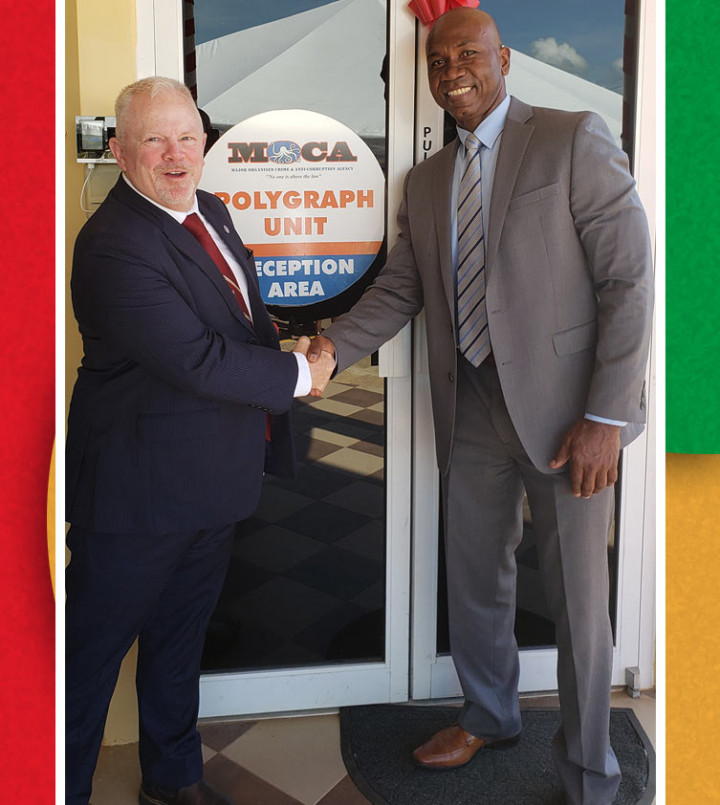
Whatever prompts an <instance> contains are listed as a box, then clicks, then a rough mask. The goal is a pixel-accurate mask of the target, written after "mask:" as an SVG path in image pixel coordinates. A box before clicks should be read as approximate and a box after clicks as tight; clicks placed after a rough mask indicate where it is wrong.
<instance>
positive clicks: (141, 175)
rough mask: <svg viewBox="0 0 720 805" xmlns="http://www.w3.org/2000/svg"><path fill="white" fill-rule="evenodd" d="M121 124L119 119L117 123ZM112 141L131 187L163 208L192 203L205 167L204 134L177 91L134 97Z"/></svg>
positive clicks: (194, 112) (179, 208) (183, 207)
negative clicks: (116, 135)
mask: <svg viewBox="0 0 720 805" xmlns="http://www.w3.org/2000/svg"><path fill="white" fill-rule="evenodd" d="M118 123H120V121H118ZM118 134H119V138H113V139H111V140H110V148H111V150H112V152H113V155H114V156H115V159H117V162H118V165H119V166H120V169H121V170H122V171H123V173H125V174H126V176H127V178H128V179H129V180H130V181H131V182H132V185H133V187H135V188H136V189H137V190H139V191H140V192H141V193H143V195H145V196H147V197H148V198H151V199H152V200H153V201H155V202H157V203H158V204H162V205H163V206H164V207H169V208H170V209H172V210H177V211H179V212H185V211H187V210H189V209H190V208H191V207H192V204H193V200H194V198H195V190H196V189H197V186H198V183H199V181H200V177H201V175H202V167H203V147H204V145H205V134H204V132H203V126H202V121H201V119H200V115H199V114H198V111H197V109H196V108H195V106H194V105H193V104H192V103H191V102H190V101H189V99H188V98H186V97H185V96H183V95H181V94H180V93H178V92H175V91H172V90H165V91H161V92H159V93H158V94H157V95H155V96H154V97H153V96H152V95H150V93H143V94H138V95H136V96H135V97H134V98H133V99H132V101H131V103H130V106H129V107H128V109H127V111H126V112H125V115H124V117H123V120H122V125H121V126H119V130H118Z"/></svg>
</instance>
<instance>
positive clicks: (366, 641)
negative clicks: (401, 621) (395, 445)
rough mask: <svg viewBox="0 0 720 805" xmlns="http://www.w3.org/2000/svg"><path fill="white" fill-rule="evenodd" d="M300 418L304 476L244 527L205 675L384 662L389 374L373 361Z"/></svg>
mask: <svg viewBox="0 0 720 805" xmlns="http://www.w3.org/2000/svg"><path fill="white" fill-rule="evenodd" d="M293 425H294V430H295V434H296V446H297V452H298V461H299V470H298V476H297V477H296V478H294V479H292V480H279V479H276V478H271V477H268V479H267V481H266V484H265V488H264V492H263V497H262V500H261V503H260V507H259V509H258V511H257V512H256V514H255V516H254V517H252V518H250V519H249V520H246V521H245V522H243V523H241V524H239V525H238V528H237V532H236V538H235V549H234V553H233V558H232V561H231V565H230V569H229V571H228V576H227V580H226V583H225V587H224V590H223V594H222V596H221V599H220V602H219V604H218V607H217V610H216V612H215V614H214V616H213V619H212V622H211V625H210V629H209V632H208V639H207V643H206V649H205V656H204V661H203V669H204V670H206V671H217V670H232V669H238V670H242V669H248V668H262V667H283V666H298V665H312V664H322V663H325V662H337V661H340V660H366V659H377V660H382V658H383V652H384V643H383V641H384V606H385V581H384V574H385V570H384V557H385V484H384V452H385V449H384V438H385V436H384V381H383V380H382V379H381V378H379V377H378V373H377V369H376V368H375V367H373V366H372V365H371V362H370V360H369V359H366V360H365V361H362V362H360V363H359V364H358V365H356V366H354V367H352V368H351V369H349V370H347V371H346V372H343V373H342V374H340V375H338V377H337V379H335V380H333V381H331V382H330V384H329V386H328V388H327V389H326V391H325V394H324V396H323V397H322V398H320V399H319V398H315V397H307V398H303V399H301V400H298V401H297V402H296V405H295V408H294V412H293Z"/></svg>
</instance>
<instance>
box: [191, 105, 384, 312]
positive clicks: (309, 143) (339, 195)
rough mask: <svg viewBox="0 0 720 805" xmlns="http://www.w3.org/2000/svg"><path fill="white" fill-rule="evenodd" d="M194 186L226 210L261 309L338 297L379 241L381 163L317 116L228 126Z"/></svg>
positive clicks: (280, 115)
mask: <svg viewBox="0 0 720 805" xmlns="http://www.w3.org/2000/svg"><path fill="white" fill-rule="evenodd" d="M200 187H202V188H203V190H208V191H209V192H211V193H214V194H215V195H216V196H218V197H219V198H220V199H221V200H222V201H223V202H224V203H225V204H226V205H227V207H228V210H229V211H230V214H231V216H232V218H233V223H234V224H235V227H236V229H237V231H238V233H239V234H240V237H241V238H242V239H243V241H244V242H245V244H246V245H247V246H248V248H250V249H252V250H253V252H254V253H255V264H256V267H257V273H258V279H259V282H260V291H261V293H262V298H263V301H264V302H265V303H266V304H269V305H280V306H293V305H310V304H313V303H315V302H320V301H323V300H326V299H329V298H331V297H333V296H337V295H338V294H339V293H341V292H342V291H344V290H346V289H347V288H349V287H350V286H351V285H352V284H353V283H355V282H357V280H358V279H360V277H362V275H363V274H364V273H365V272H366V271H367V269H368V268H369V267H370V266H371V265H372V262H373V260H374V259H375V257H376V256H377V253H378V251H379V249H380V245H381V243H382V239H383V235H384V231H385V227H384V205H385V177H384V176H383V172H382V170H381V168H380V165H379V164H378V161H377V159H376V158H375V156H374V154H373V153H372V151H371V150H370V149H369V148H368V146H367V145H366V144H365V143H364V142H363V141H362V140H361V139H360V137H359V136H358V135H357V134H355V132H353V131H351V130H350V129H349V128H348V127H347V126H344V125H343V124H342V123H338V122H337V121H336V120H333V119H332V118H329V117H326V116H325V115H321V114H318V113H317V112H308V111H304V110H299V109H285V110H278V111H274V112H265V113H263V114H261V115H255V116H254V117H251V118H248V119H247V120H244V121H243V122H242V123H238V124H237V125H236V126H233V128H231V129H230V130H229V131H227V132H226V133H225V134H223V136H222V137H221V138H220V139H219V140H218V141H217V143H215V145H214V146H213V147H212V149H211V150H210V151H209V153H208V155H207V156H206V158H205V169H204V171H203V178H202V181H201V182H200Z"/></svg>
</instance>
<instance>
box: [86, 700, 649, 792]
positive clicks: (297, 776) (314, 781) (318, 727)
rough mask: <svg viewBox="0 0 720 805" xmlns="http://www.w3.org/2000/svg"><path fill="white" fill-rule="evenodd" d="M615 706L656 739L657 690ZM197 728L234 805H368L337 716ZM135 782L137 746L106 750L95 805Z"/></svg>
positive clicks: (541, 703) (208, 775)
mask: <svg viewBox="0 0 720 805" xmlns="http://www.w3.org/2000/svg"><path fill="white" fill-rule="evenodd" d="M556 704H557V698H556V697H554V696H549V697H548V696H546V697H539V698H525V699H523V706H525V707H530V706H536V707H549V706H555V705H556ZM612 704H613V706H614V707H632V709H633V710H634V711H635V713H636V714H637V716H638V719H639V721H640V723H641V724H642V726H643V728H644V730H645V731H646V733H647V734H648V737H649V738H650V740H651V741H653V743H654V741H655V698H654V695H652V694H648V693H644V694H643V695H642V696H641V697H640V698H639V699H630V698H629V697H628V696H626V695H625V693H623V692H617V693H614V694H613V702H612ZM200 732H201V734H202V738H203V752H204V755H205V779H206V780H207V781H208V782H210V783H211V784H212V785H214V786H215V788H217V789H218V790H219V791H221V792H223V793H224V794H225V795H226V796H228V797H229V798H230V799H231V801H232V802H233V803H234V805H363V804H365V805H367V802H368V801H367V800H366V799H365V797H363V796H362V794H360V793H359V792H358V790H357V789H356V788H355V786H354V784H353V782H352V781H351V780H350V778H349V777H348V776H347V772H346V770H345V766H344V764H343V761H342V757H341V754H340V720H339V717H338V716H337V715H335V714H331V715H327V714H325V715H317V716H302V717H298V718H271V719H267V720H261V721H254V722H253V721H247V722H245V721H234V722H233V721H225V722H206V723H203V724H201V726H200ZM139 785H140V769H139V766H138V761H137V746H136V745H135V744H129V745H126V746H117V747H103V749H102V751H101V754H100V762H99V764H98V770H97V773H96V775H95V784H94V788H93V799H92V802H93V805H136V803H137V791H138V787H139ZM438 805H453V803H438ZM498 805H501V803H498Z"/></svg>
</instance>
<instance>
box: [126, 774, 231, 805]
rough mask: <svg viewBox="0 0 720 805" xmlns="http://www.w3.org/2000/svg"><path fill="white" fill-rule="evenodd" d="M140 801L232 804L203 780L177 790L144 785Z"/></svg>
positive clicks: (143, 804) (159, 804)
mask: <svg viewBox="0 0 720 805" xmlns="http://www.w3.org/2000/svg"><path fill="white" fill-rule="evenodd" d="M139 802H140V805H232V803H231V802H230V801H229V800H227V799H225V797H222V796H220V794H218V793H217V791H213V789H212V788H210V786H209V785H208V784H207V783H206V782H204V781H203V780H200V782H199V783H195V784H194V785H189V786H187V787H186V788H180V789H178V790H177V791H167V790H165V789H164V788H158V787H157V786H154V785H143V786H142V788H141V789H140V799H139Z"/></svg>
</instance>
